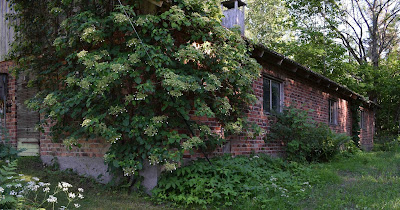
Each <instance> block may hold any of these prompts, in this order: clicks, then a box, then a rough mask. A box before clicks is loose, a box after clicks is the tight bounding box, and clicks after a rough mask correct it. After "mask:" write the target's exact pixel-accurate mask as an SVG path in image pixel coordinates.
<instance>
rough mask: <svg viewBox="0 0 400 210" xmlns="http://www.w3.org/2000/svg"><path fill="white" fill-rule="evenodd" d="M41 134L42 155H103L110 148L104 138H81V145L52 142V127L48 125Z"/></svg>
mask: <svg viewBox="0 0 400 210" xmlns="http://www.w3.org/2000/svg"><path fill="white" fill-rule="evenodd" d="M44 130H45V131H44V132H42V133H41V134H40V155H41V156H47V155H50V156H62V157H71V156H73V157H103V156H104V154H105V153H106V152H107V150H108V148H109V144H108V143H106V142H105V141H104V140H95V139H91V140H80V141H79V142H78V143H79V144H80V145H81V147H72V149H69V148H67V147H66V146H65V145H64V144H63V143H54V142H52V139H51V136H50V134H49V133H50V128H49V127H46V128H45V129H44Z"/></svg>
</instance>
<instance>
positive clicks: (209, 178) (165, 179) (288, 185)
mask: <svg viewBox="0 0 400 210" xmlns="http://www.w3.org/2000/svg"><path fill="white" fill-rule="evenodd" d="M212 162H213V165H209V164H208V163H207V162H206V161H205V160H199V161H196V162H194V163H193V164H191V165H190V166H186V167H182V168H179V169H177V170H176V171H174V172H172V173H165V174H164V175H163V176H162V178H161V179H160V181H159V183H158V185H157V188H156V189H154V190H153V192H154V196H155V199H156V200H158V201H160V202H165V201H170V202H172V203H175V204H182V205H191V206H197V205H199V206H203V207H207V206H219V207H220V206H225V207H229V206H234V207H235V208H237V209H247V208H249V207H250V206H258V207H259V208H261V209H266V208H270V207H271V206H273V207H274V208H276V209H280V208H285V209H286V208H293V207H294V206H295V203H296V202H297V201H298V200H300V199H302V198H304V197H305V196H306V195H307V193H308V191H309V190H310V187H311V186H310V184H311V183H312V182H314V181H315V180H316V179H317V178H316V177H315V176H312V174H311V170H310V168H308V167H307V166H304V165H300V164H297V163H295V162H292V163H287V162H284V161H282V160H281V159H273V158H271V157H270V156H268V155H265V154H259V155H252V156H250V157H248V156H237V157H235V158H232V157H230V156H224V157H218V158H214V159H212ZM253 208H254V207H253Z"/></svg>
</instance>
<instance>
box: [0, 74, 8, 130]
mask: <svg viewBox="0 0 400 210" xmlns="http://www.w3.org/2000/svg"><path fill="white" fill-rule="evenodd" d="M6 100H7V74H0V125H1V126H5V122H6Z"/></svg>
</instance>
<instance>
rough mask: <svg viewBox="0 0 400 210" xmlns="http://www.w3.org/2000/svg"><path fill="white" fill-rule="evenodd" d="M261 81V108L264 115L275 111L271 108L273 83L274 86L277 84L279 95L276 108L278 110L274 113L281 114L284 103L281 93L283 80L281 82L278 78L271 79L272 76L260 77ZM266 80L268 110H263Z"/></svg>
mask: <svg viewBox="0 0 400 210" xmlns="http://www.w3.org/2000/svg"><path fill="white" fill-rule="evenodd" d="M262 79H263V81H262V82H263V83H262V89H263V95H262V98H263V104H262V106H263V111H264V113H265V114H272V110H275V109H273V108H272V107H273V94H272V85H273V83H275V84H278V85H279V86H278V87H279V94H278V96H279V103H278V105H279V107H278V109H279V110H275V111H278V112H282V111H283V102H284V93H283V87H284V85H283V82H284V80H282V79H278V78H275V77H272V76H269V75H263V76H262ZM266 80H268V81H269V94H268V95H269V109H266V108H265V101H266V100H265V92H266V89H265V81H266Z"/></svg>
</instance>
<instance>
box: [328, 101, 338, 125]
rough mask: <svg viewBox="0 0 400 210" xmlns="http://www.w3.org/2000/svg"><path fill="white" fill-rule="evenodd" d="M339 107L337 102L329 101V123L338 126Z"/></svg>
mask: <svg viewBox="0 0 400 210" xmlns="http://www.w3.org/2000/svg"><path fill="white" fill-rule="evenodd" d="M337 112H338V107H337V102H336V101H333V100H329V123H330V124H334V125H336V124H337V116H338V113H337Z"/></svg>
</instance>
